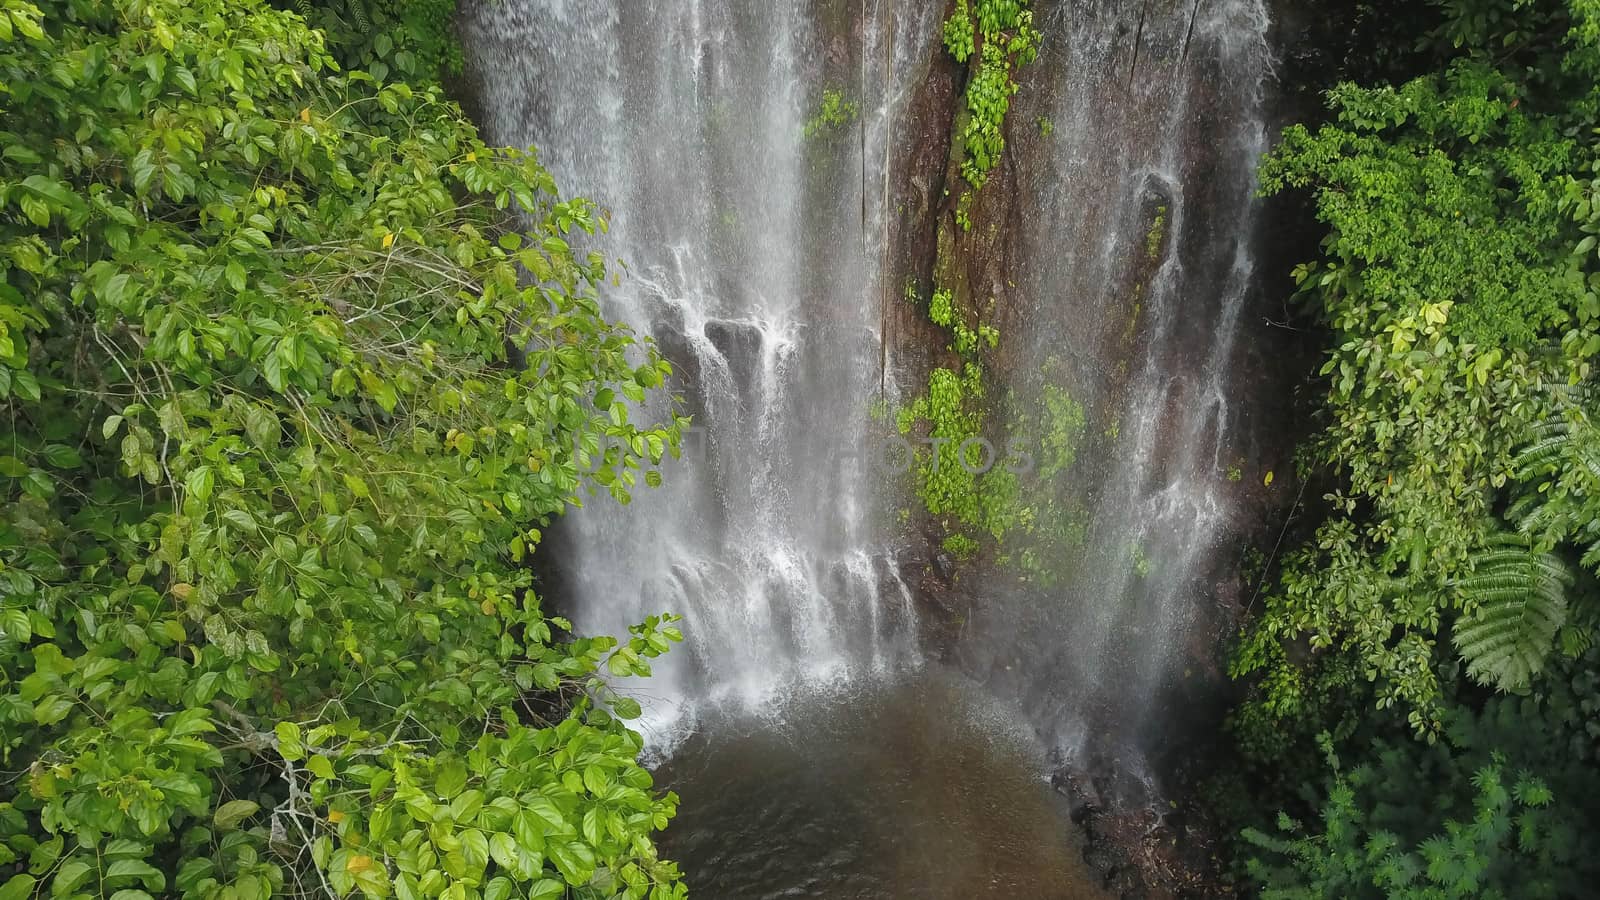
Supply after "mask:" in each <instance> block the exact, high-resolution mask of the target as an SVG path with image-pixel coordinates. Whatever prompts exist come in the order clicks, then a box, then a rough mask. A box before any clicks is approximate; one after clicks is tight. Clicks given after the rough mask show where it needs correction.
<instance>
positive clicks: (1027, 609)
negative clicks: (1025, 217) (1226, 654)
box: [975, 0, 1273, 778]
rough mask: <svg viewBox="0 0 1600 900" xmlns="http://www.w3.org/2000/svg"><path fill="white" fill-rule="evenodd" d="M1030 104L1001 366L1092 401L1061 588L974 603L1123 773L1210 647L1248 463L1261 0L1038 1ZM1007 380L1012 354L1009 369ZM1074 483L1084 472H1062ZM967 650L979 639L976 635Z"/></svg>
mask: <svg viewBox="0 0 1600 900" xmlns="http://www.w3.org/2000/svg"><path fill="white" fill-rule="evenodd" d="M1040 15H1041V27H1042V29H1043V31H1044V33H1045V34H1046V35H1048V36H1050V38H1049V39H1048V40H1047V42H1046V44H1045V47H1044V49H1043V51H1042V53H1041V57H1040V60H1039V62H1038V66H1039V67H1040V68H1041V69H1042V70H1044V71H1045V72H1047V73H1048V74H1046V75H1042V76H1036V80H1035V81H1034V82H1033V83H1034V84H1036V85H1039V86H1040V87H1041V90H1042V91H1043V95H1042V96H1040V97H1038V98H1036V100H1035V102H1034V103H1033V104H1032V108H1033V109H1036V110H1038V112H1039V113H1040V114H1043V115H1045V116H1047V117H1048V118H1049V120H1050V121H1051V122H1052V123H1053V125H1054V131H1053V135H1052V136H1051V137H1050V138H1049V139H1048V140H1047V141H1046V142H1045V147H1044V149H1043V151H1042V152H1039V153H1034V154H1025V155H1023V156H1022V157H1021V159H1020V160H1019V162H1018V173H1017V180H1018V183H1019V190H1020V192H1021V193H1022V194H1023V196H1025V197H1026V198H1027V199H1026V201H1025V203H1026V207H1027V209H1028V211H1029V224H1028V226H1027V227H1026V229H1025V230H1023V231H1022V233H1021V234H1020V235H1019V241H1018V243H1019V245H1020V247H1019V250H1020V252H1019V253H1018V255H1017V258H1016V261H1015V265H1014V272H1015V279H1016V283H1017V285H1018V288H1017V290H1016V291H1014V292H1013V295H1014V296H1017V297H1020V298H1022V301H1023V302H1022V303H1020V304H1018V305H1017V306H1015V307H1014V308H1013V310H1012V311H1011V317H1012V322H1014V323H1015V324H1012V323H1009V322H1005V321H1003V322H1002V331H1003V332H1004V333H1006V334H1016V335H1031V336H1032V337H1031V339H1030V338H1026V337H1025V338H1023V340H1025V341H1027V343H1026V344H1025V346H1024V348H1023V349H1022V351H1021V353H1020V354H1019V359H1020V360H1021V361H1020V362H1019V363H1018V364H1016V365H1015V366H1013V371H1014V372H1017V373H1037V372H1040V371H1062V370H1065V372H1066V374H1065V376H1064V378H1063V379H1062V380H1064V381H1065V382H1066V384H1067V386H1068V387H1069V389H1070V391H1071V392H1072V393H1073V395H1074V396H1076V397H1078V398H1080V399H1081V400H1082V401H1083V402H1084V403H1085V405H1086V406H1087V407H1088V409H1089V411H1090V416H1089V421H1090V428H1091V430H1092V434H1091V438H1090V440H1091V442H1095V443H1097V444H1098V445H1099V451H1098V452H1096V453H1091V454H1089V455H1090V456H1091V457H1092V458H1090V459H1088V460H1086V461H1085V465H1084V466H1083V467H1082V468H1083V470H1085V471H1087V473H1088V477H1087V478H1086V479H1085V478H1079V479H1074V483H1064V484H1062V485H1060V486H1059V490H1060V495H1061V499H1062V501H1063V502H1066V501H1067V499H1068V498H1069V497H1071V498H1076V499H1077V500H1078V501H1079V502H1081V503H1082V504H1083V505H1084V506H1085V507H1086V508H1087V510H1088V523H1089V527H1088V534H1089V537H1088V539H1087V546H1086V551H1085V554H1084V556H1083V559H1082V560H1080V561H1078V563H1077V564H1076V565H1075V566H1073V567H1072V571H1073V574H1072V576H1071V577H1070V578H1069V579H1068V581H1067V583H1066V585H1065V587H1064V588H1063V589H1058V590H1055V591H1051V592H1048V593H1046V594H1044V595H1042V596H1041V595H1037V594H1036V595H1034V596H1031V597H1027V598H1017V597H1011V598H1006V599H1003V600H1000V601H998V602H995V603H992V604H990V606H989V608H988V613H987V614H986V615H985V617H984V619H983V620H982V621H981V622H979V623H977V624H976V626H975V628H976V630H977V631H978V632H979V633H981V634H984V635H985V639H984V640H985V641H987V642H988V644H989V649H988V653H990V654H992V655H991V656H990V657H989V658H988V659H985V660H984V661H983V663H982V665H985V666H987V667H989V668H990V669H991V682H992V683H995V684H996V689H997V690H999V691H1000V692H1002V693H1005V694H1007V695H1011V696H1020V697H1022V698H1024V701H1023V706H1024V708H1025V709H1027V710H1028V711H1029V712H1030V717H1032V718H1034V719H1035V721H1036V722H1038V723H1039V724H1040V725H1041V727H1042V728H1043V729H1045V730H1046V731H1047V732H1048V734H1049V740H1050V742H1051V743H1052V744H1053V745H1054V746H1056V747H1057V748H1058V749H1059V750H1060V751H1061V752H1062V754H1063V755H1064V756H1065V757H1067V758H1068V759H1069V760H1073V759H1078V761H1079V763H1080V764H1083V763H1085V762H1086V761H1085V760H1084V759H1083V757H1085V756H1091V757H1099V758H1101V759H1104V760H1106V761H1108V762H1109V763H1110V764H1111V765H1114V766H1121V767H1123V768H1125V769H1131V770H1138V771H1134V772H1133V773H1132V774H1135V775H1138V776H1139V777H1141V778H1147V777H1148V776H1147V774H1146V773H1145V772H1144V771H1143V770H1144V769H1145V766H1144V762H1143V758H1144V757H1145V756H1147V755H1155V756H1160V755H1162V754H1163V753H1164V752H1167V751H1169V750H1175V749H1177V748H1176V747H1174V746H1172V745H1173V744H1175V743H1177V741H1181V740H1182V739H1183V738H1184V736H1185V735H1186V734H1187V731H1186V729H1185V728H1184V727H1183V724H1182V723H1183V722H1185V721H1186V719H1187V720H1192V719H1193V718H1194V716H1195V715H1196V714H1197V713H1198V712H1199V710H1197V709H1190V710H1187V711H1186V710H1185V708H1184V707H1185V706H1186V705H1188V704H1189V702H1190V700H1191V699H1192V698H1191V697H1190V696H1189V692H1188V690H1187V688H1186V685H1185V682H1186V681H1189V680H1191V679H1194V680H1199V679H1198V678H1196V676H1197V674H1198V673H1196V672H1193V671H1185V669H1188V668H1190V667H1194V666H1197V665H1199V664H1201V663H1197V660H1201V661H1204V660H1205V659H1206V658H1208V657H1209V658H1212V659H1214V658H1215V655H1216V654H1215V650H1214V645H1215V637H1216V634H1215V632H1216V631H1217V630H1218V623H1225V622H1227V621H1228V618H1229V617H1228V616H1226V615H1224V614H1220V613H1219V612H1217V611H1215V610H1213V609H1212V608H1211V607H1212V605H1213V604H1215V603H1216V602H1217V601H1216V597H1215V590H1214V585H1213V584H1212V583H1211V582H1210V579H1213V578H1214V576H1215V573H1216V571H1217V569H1216V566H1217V563H1218V560H1217V559H1216V556H1217V551H1218V550H1219V548H1221V547H1223V546H1224V545H1225V544H1226V543H1227V541H1228V539H1229V538H1230V537H1231V536H1233V535H1236V534H1237V533H1238V532H1237V530H1236V529H1237V528H1238V525H1239V523H1238V522H1237V521H1236V519H1237V516H1236V510H1237V508H1238V506H1239V500H1238V498H1240V497H1241V496H1244V495H1245V494H1246V493H1247V492H1248V486H1246V485H1242V484H1240V483H1239V482H1240V481H1242V480H1243V478H1244V472H1245V470H1247V469H1248V470H1249V471H1250V472H1251V477H1252V478H1253V479H1256V481H1255V484H1257V485H1259V483H1260V481H1259V479H1261V478H1262V477H1263V473H1262V471H1261V470H1260V469H1259V468H1257V467H1255V466H1254V465H1253V464H1252V463H1253V462H1254V461H1255V460H1256V459H1257V458H1258V457H1257V456H1256V454H1255V452H1254V450H1253V447H1252V446H1251V443H1250V442H1251V440H1252V432H1251V429H1250V427H1249V426H1250V424H1251V423H1250V421H1249V419H1250V417H1251V415H1252V408H1251V405H1250V404H1251V403H1252V397H1251V396H1250V393H1249V392H1248V391H1247V390H1245V389H1244V386H1245V385H1247V384H1248V375H1247V374H1246V373H1248V372H1249V371H1250V370H1251V366H1250V364H1248V363H1247V361H1246V360H1245V359H1244V358H1243V357H1244V356H1245V355H1246V354H1247V353H1249V352H1250V348H1248V347H1245V346H1242V345H1241V332H1242V331H1243V330H1244V328H1245V326H1246V325H1247V324H1249V323H1247V321H1246V318H1245V315H1244V310H1245V309H1246V307H1247V304H1248V301H1249V299H1250V297H1251V289H1252V287H1253V282H1254V270H1255V265H1256V262H1255V258H1254V254H1253V251H1252V248H1253V245H1254V244H1255V243H1256V239H1257V234H1256V232H1257V225H1256V219H1257V215H1258V201H1257V200H1256V197H1255V190H1256V182H1255V176H1254V173H1255V167H1256V165H1257V161H1258V160H1259V159H1260V156H1261V153H1262V152H1263V151H1264V149H1265V147H1266V141H1267V127H1266V118H1265V117H1266V112H1265V103H1266V99H1267V98H1266V88H1267V86H1268V85H1269V84H1270V78H1271V75H1272V64H1273V61H1272V56H1271V52H1270V49H1269V46H1268V43H1267V29H1268V25H1269V22H1268V16H1267V12H1266V9H1265V7H1264V3H1263V2H1262V0H1183V2H1174V0H1145V2H1144V3H1142V4H1140V3H1133V4H1129V3H1120V2H1107V0H1069V2H1063V3H1060V4H1055V5H1046V4H1041V9H1040ZM1014 386H1015V387H1018V388H1020V389H1022V390H1024V391H1026V390H1027V389H1029V388H1030V387H1035V386H1036V385H1031V384H1030V378H1029V376H1027V375H1026V374H1024V375H1023V376H1019V377H1017V378H1016V379H1015V381H1014ZM1085 480H1086V481H1088V482H1089V483H1088V484H1087V485H1085V484H1083V483H1078V482H1082V481H1085ZM980 655H982V651H980Z"/></svg>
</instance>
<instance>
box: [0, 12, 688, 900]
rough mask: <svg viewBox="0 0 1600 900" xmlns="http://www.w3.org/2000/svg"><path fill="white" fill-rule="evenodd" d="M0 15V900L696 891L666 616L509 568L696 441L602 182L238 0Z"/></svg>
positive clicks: (287, 18) (673, 633) (674, 635)
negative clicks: (576, 631)
mask: <svg viewBox="0 0 1600 900" xmlns="http://www.w3.org/2000/svg"><path fill="white" fill-rule="evenodd" d="M0 20H3V21H4V23H5V25H4V27H0V103H3V106H0V146H3V147H4V150H3V152H0V447H4V448H5V455H4V456H3V458H0V494H3V495H0V598H3V599H0V630H3V633H4V636H3V637H0V673H3V674H0V723H3V724H0V755H3V757H4V760H5V763H6V768H7V770H8V771H11V772H13V773H17V777H14V778H11V779H9V780H8V782H7V784H8V790H7V791H6V793H5V795H4V798H3V801H4V802H0V865H3V866H6V867H7V871H9V872H11V873H13V874H12V875H11V876H10V880H9V881H7V882H5V884H4V886H3V887H0V895H4V896H6V897H26V896H32V895H34V894H41V895H42V894H43V893H45V892H46V891H48V892H49V893H50V894H51V895H52V896H56V897H80V896H85V897H88V896H107V897H116V898H118V900H138V898H141V897H149V896H183V897H192V898H260V897H266V896H268V895H272V894H341V895H342V894H350V893H352V892H355V891H359V892H361V893H362V894H363V895H364V896H367V897H374V898H379V897H387V896H390V895H395V896H398V897H402V898H410V897H451V898H463V900H464V898H473V897H484V898H506V897H509V896H511V895H513V894H516V895H518V896H530V897H541V898H555V897H594V898H599V897H607V898H610V897H632V898H643V897H646V896H649V897H652V898H667V897H680V896H683V888H682V887H681V885H679V884H678V876H677V871H676V868H675V867H674V866H673V865H671V864H670V863H667V862H664V861H662V860H660V859H658V858H657V855H656V851H655V849H654V846H653V843H652V841H651V834H652V833H653V832H654V831H655V830H657V829H660V828H663V827H665V825H666V824H667V822H668V820H669V819H670V818H671V817H672V815H673V814H674V810H675V807H676V798H675V797H674V796H672V795H670V794H668V795H665V796H661V795H659V794H657V793H655V792H654V791H652V789H651V776H650V775H649V773H648V772H646V771H645V770H644V769H642V768H640V767H639V766H638V764H637V762H636V756H637V754H638V752H639V749H640V738H639V736H638V735H637V734H635V733H633V732H631V731H629V730H628V729H627V728H626V727H625V726H624V724H623V720H624V719H628V718H632V717H635V716H637V715H638V713H639V709H638V704H637V702H636V701H634V700H632V699H631V698H628V697H625V696H622V695H620V694H618V693H617V692H616V690H615V689H614V688H613V687H611V684H610V681H609V679H607V680H602V677H601V676H602V675H608V676H612V677H622V676H627V675H634V674H643V673H646V672H648V670H649V660H650V659H652V658H654V657H656V656H658V655H659V654H660V653H661V652H663V651H665V650H666V649H667V648H668V646H669V645H670V643H671V642H673V641H676V640H679V639H681V635H680V634H679V632H678V631H677V629H676V627H675V626H674V625H673V619H672V618H671V617H666V618H652V619H650V620H649V621H647V622H645V623H643V624H641V625H639V626H637V627H636V628H634V629H633V630H632V633H631V634H630V635H629V636H628V637H627V638H626V639H625V640H623V641H621V642H618V641H617V640H616V639H614V638H610V637H596V638H584V639H578V640H570V641H558V640H557V639H556V637H555V630H556V629H561V630H565V629H567V628H568V627H569V626H568V624H567V623H566V622H564V621H562V620H560V619H555V618H549V617H546V616H545V615H544V614H543V612H542V611H541V609H540V602H539V599H538V597H537V596H536V595H535V594H534V593H533V592H532V590H531V579H530V575H529V573H528V571H527V570H526V569H525V567H524V566H523V565H521V563H522V561H523V560H524V559H525V558H526V556H527V554H528V553H529V552H531V551H532V550H533V548H534V547H535V545H536V544H537V543H538V541H539V539H540V536H541V529H542V527H544V526H545V525H546V524H547V523H548V521H549V520H550V518H551V517H552V516H554V515H557V514H559V513H560V512H562V511H563V510H564V509H565V508H566V507H567V506H568V505H569V504H571V503H576V502H579V500H580V498H581V497H582V496H586V495H589V494H593V493H597V492H600V491H605V492H609V493H611V494H612V495H613V496H615V497H616V498H617V499H618V500H620V501H626V500H627V498H628V496H629V492H630V490H631V488H632V487H633V486H634V484H635V483H636V481H637V479H638V478H639V476H640V474H641V472H643V473H644V477H645V478H646V480H647V481H650V482H652V483H653V482H654V481H655V480H656V479H658V478H659V475H658V473H657V470H656V469H655V468H654V465H655V464H656V463H658V462H660V461H661V459H662V457H663V456H664V455H665V454H668V453H675V452H676V451H677V447H678V442H679V427H680V425H681V423H680V422H678V421H674V422H670V423H667V424H666V425H664V426H653V425H644V424H637V423H634V422H633V421H632V417H633V415H634V414H635V411H636V409H637V406H638V404H640V403H642V401H643V400H644V398H645V392H646V391H647V390H648V389H651V388H655V387H658V386H659V385H660V384H661V383H662V380H663V378H664V376H666V375H667V374H668V373H669V367H668V365H667V364H666V363H665V362H664V361H663V360H661V359H660V358H659V356H658V355H657V354H656V352H655V351H654V349H653V348H652V347H650V346H648V345H641V344H639V343H637V342H636V341H635V340H634V339H633V337H632V336H631V335H630V334H629V333H628V332H627V331H626V330H624V329H622V328H620V327H618V326H615V325H613V324H611V323H609V322H607V321H606V320H605V319H604V318H603V317H602V316H601V314H600V311H599V306H598V303H597V294H596V292H597V289H598V286H599V285H600V283H601V282H602V280H603V278H604V277H605V271H604V267H603V264H602V261H601V258H600V257H599V255H598V254H590V255H587V256H584V255H580V254H578V253H577V252H575V251H574V249H573V247H572V245H571V244H569V243H568V238H569V235H571V234H572V233H573V232H574V231H576V232H577V234H578V235H580V236H585V237H586V236H587V235H589V234H591V233H593V232H594V231H596V230H598V229H601V228H603V226H604V222H603V220H602V219H600V218H599V217H598V215H597V213H596V211H595V210H594V208H593V206H592V205H591V204H589V203H587V202H586V201H582V200H564V199H561V198H560V197H559V196H558V195H557V194H556V190H555V184H554V182H553V181H552V179H551V177H550V175H549V174H548V173H547V172H546V171H545V170H544V169H543V168H542V167H540V166H539V164H538V162H537V160H536V159H535V158H534V157H533V156H532V155H531V154H530V153H525V152H521V151H515V150H508V149H499V148H490V147H487V146H485V145H484V144H483V143H482V142H481V141H480V140H479V139H478V137H477V134H476V132H475V130H474V129H473V128H472V126H471V125H470V124H469V123H468V122H466V120H465V119H464V118H463V116H462V114H461V111H460V110H459V108H457V107H456V106H455V105H454V104H451V103H449V102H446V101H445V100H443V99H442V98H441V96H440V94H439V92H438V90H437V89H436V88H433V87H425V86H424V87H415V86H412V85H408V84H405V83H398V84H390V85H386V86H380V84H379V83H378V81H377V80H376V79H374V78H373V77H372V76H371V75H369V74H367V73H365V72H361V71H350V72H348V73H346V74H339V72H338V71H337V69H336V67H335V66H334V65H333V59H332V58H331V57H330V55H329V53H328V52H327V51H326V50H325V49H324V46H323V39H322V36H321V34H320V33H318V32H315V31H312V30H309V29H307V28H306V27H305V25H304V24H303V22H302V20H301V19H300V17H299V16H298V15H295V14H291V13H286V12H281V11H277V10H273V9H271V8H270V7H265V6H262V5H260V4H258V3H256V2H253V0H241V2H229V3H223V2H217V0H141V2H138V3H134V2H111V0H60V2H45V3H42V4H39V5H37V6H36V5H33V4H30V3H26V2H21V0H4V6H3V7H0ZM44 73H50V74H49V75H48V77H44ZM524 217H525V218H524Z"/></svg>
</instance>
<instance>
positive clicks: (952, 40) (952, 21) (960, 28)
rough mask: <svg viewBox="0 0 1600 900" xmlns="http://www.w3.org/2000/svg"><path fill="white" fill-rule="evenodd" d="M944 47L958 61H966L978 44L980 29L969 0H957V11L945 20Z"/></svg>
mask: <svg viewBox="0 0 1600 900" xmlns="http://www.w3.org/2000/svg"><path fill="white" fill-rule="evenodd" d="M943 32H944V47H945V49H946V50H948V51H950V55H951V56H953V57H955V58H956V62H958V63H964V62H966V61H967V58H968V57H970V56H972V51H973V50H974V49H975V48H976V47H977V46H978V44H977V41H978V31H977V28H976V26H974V25H973V23H972V8H971V7H970V6H969V5H968V2H967V0H956V8H955V11H954V12H952V13H951V14H950V18H948V19H946V20H945V21H944V26H943Z"/></svg>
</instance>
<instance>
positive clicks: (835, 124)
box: [805, 88, 861, 138]
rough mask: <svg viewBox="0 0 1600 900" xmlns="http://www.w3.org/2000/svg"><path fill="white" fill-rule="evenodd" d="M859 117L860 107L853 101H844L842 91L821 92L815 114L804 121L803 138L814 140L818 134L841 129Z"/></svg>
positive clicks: (831, 89) (829, 90)
mask: <svg viewBox="0 0 1600 900" xmlns="http://www.w3.org/2000/svg"><path fill="white" fill-rule="evenodd" d="M860 116H861V106H860V105H859V104H858V103H856V102H855V101H854V100H846V99H845V96H844V92H843V91H838V90H834V89H833V88H828V89H827V90H825V91H823V92H822V105H821V106H819V107H818V108H817V114H816V115H814V116H812V117H811V118H810V119H807V120H806V125H805V136H806V137H807V138H814V137H816V136H817V135H819V134H827V133H830V132H834V131H838V130H840V129H843V128H844V127H845V126H846V125H849V124H850V123H851V122H854V121H855V120H856V119H858V118H860Z"/></svg>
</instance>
